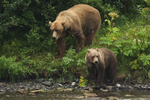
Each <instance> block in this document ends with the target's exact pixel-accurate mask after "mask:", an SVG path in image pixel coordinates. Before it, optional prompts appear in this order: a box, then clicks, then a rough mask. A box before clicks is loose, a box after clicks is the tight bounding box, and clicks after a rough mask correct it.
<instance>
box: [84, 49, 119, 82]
mask: <svg viewBox="0 0 150 100" xmlns="http://www.w3.org/2000/svg"><path fill="white" fill-rule="evenodd" d="M85 62H86V65H87V68H88V72H89V75H90V78H91V79H94V80H95V83H96V85H102V84H103V81H104V77H105V76H108V77H109V78H110V83H108V84H110V85H114V83H115V78H116V75H117V58H116V56H115V54H114V53H113V52H112V51H111V50H109V49H106V48H101V49H97V48H92V49H88V52H87V54H86V56H85Z"/></svg>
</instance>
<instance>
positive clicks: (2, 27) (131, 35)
mask: <svg viewBox="0 0 150 100" xmlns="http://www.w3.org/2000/svg"><path fill="white" fill-rule="evenodd" d="M79 3H85V4H89V5H91V6H93V7H95V8H97V9H98V10H99V11H100V13H101V17H102V25H101V29H100V30H99V32H98V33H97V35H96V42H95V43H93V44H92V45H91V46H90V47H85V48H84V49H83V50H82V51H81V52H79V53H76V52H75V48H76V45H74V44H76V43H75V42H76V40H75V39H72V38H71V37H67V38H66V43H67V50H66V54H65V57H63V58H62V59H59V60H55V59H54V57H55V56H56V55H57V46H56V42H55V41H53V40H52V39H51V36H52V34H51V32H50V30H49V25H48V22H49V20H51V21H54V20H55V18H56V16H57V15H58V13H59V12H60V11H62V10H65V9H68V8H70V7H71V6H73V5H75V4H79ZM115 5H117V6H115ZM0 13H1V14H0V51H1V52H0V79H9V80H11V81H18V80H23V79H25V78H38V77H46V78H47V79H49V80H53V78H55V77H59V78H60V79H61V80H64V79H65V78H69V79H70V81H72V80H73V78H74V77H77V78H80V76H83V78H82V79H81V80H85V79H84V78H87V76H88V71H87V69H86V64H85V54H86V52H87V49H88V48H93V47H95V48H102V47H105V48H109V49H111V50H112V51H113V52H114V53H115V54H116V56H117V59H118V79H125V80H126V81H128V80H130V79H131V78H136V79H138V80H140V81H142V82H144V80H145V79H149V78H150V2H149V0H143V1H141V0H136V1H135V2H132V0H128V2H126V0H119V1H118V0H113V1H112V0H73V1H72V0H59V1H58V0H41V1H40V0H27V1H24V0H12V1H7V0H1V1H0ZM70 40H71V41H70ZM85 83H86V81H84V83H83V84H85Z"/></svg>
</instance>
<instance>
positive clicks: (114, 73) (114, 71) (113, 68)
mask: <svg viewBox="0 0 150 100" xmlns="http://www.w3.org/2000/svg"><path fill="white" fill-rule="evenodd" d="M116 66H117V65H116V64H111V65H110V70H109V76H110V83H108V84H109V85H114V84H115V79H116V76H117V67H116Z"/></svg>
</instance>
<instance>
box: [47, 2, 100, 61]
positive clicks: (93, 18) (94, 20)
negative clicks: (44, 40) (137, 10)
mask: <svg viewBox="0 0 150 100" xmlns="http://www.w3.org/2000/svg"><path fill="white" fill-rule="evenodd" d="M100 24H101V17H100V13H99V11H98V10H97V9H95V8H93V7H91V6H89V5H86V4H78V5H75V6H73V7H71V8H70V9H68V10H65V11H62V12H60V13H59V15H58V16H57V18H56V20H55V21H54V22H53V23H52V22H51V21H49V25H50V29H51V32H52V33H53V36H52V38H53V39H54V40H56V43H57V47H58V51H59V56H57V57H56V59H59V58H62V57H63V56H64V54H65V49H66V43H65V37H66V36H68V35H71V36H73V37H75V38H76V39H77V49H76V51H77V52H78V51H79V48H81V49H82V48H83V47H84V44H85V45H88V46H89V45H90V44H92V40H93V39H94V38H95V35H96V33H97V31H98V30H99V28H100ZM70 41H71V40H70Z"/></svg>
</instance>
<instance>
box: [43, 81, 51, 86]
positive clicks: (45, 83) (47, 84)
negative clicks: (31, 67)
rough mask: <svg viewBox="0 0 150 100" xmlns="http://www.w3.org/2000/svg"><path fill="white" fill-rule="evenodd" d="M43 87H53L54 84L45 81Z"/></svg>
mask: <svg viewBox="0 0 150 100" xmlns="http://www.w3.org/2000/svg"><path fill="white" fill-rule="evenodd" d="M42 84H43V85H46V86H52V85H53V83H52V82H50V81H45V82H42Z"/></svg>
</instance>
